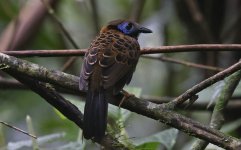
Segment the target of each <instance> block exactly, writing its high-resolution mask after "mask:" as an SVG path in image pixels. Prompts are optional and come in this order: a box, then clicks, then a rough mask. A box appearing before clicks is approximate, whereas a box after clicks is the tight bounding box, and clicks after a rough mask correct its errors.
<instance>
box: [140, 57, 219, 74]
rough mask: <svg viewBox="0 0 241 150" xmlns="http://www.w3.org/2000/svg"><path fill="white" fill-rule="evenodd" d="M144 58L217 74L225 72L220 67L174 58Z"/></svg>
mask: <svg viewBox="0 0 241 150" xmlns="http://www.w3.org/2000/svg"><path fill="white" fill-rule="evenodd" d="M143 57H144V58H149V59H155V60H160V61H165V62H171V63H175V64H181V65H185V66H188V67H193V68H200V69H206V70H211V71H217V72H219V71H222V70H223V68H218V67H214V66H208V65H203V64H197V63H192V62H188V61H184V60H180V59H174V58H171V57H165V56H161V57H152V56H143Z"/></svg>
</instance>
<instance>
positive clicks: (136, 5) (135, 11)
mask: <svg viewBox="0 0 241 150" xmlns="http://www.w3.org/2000/svg"><path fill="white" fill-rule="evenodd" d="M145 2H146V0H133V1H132V11H131V14H130V20H133V21H135V22H139V20H140V17H141V13H142V10H143V8H144V6H145Z"/></svg>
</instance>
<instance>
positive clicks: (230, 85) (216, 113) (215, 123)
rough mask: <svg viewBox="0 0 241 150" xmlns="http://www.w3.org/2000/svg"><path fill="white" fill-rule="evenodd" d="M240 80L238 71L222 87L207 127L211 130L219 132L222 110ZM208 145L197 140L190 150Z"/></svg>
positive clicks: (240, 75) (222, 121)
mask: <svg viewBox="0 0 241 150" xmlns="http://www.w3.org/2000/svg"><path fill="white" fill-rule="evenodd" d="M240 78H241V71H238V72H236V73H234V74H233V75H231V76H230V77H229V78H228V79H227V82H225V83H226V84H225V86H224V87H223V89H222V91H221V94H220V96H219V97H218V100H217V102H216V105H215V107H214V110H213V114H212V117H211V121H210V123H209V126H210V127H211V128H213V129H217V130H219V129H220V128H221V127H222V125H223V123H224V113H225V112H224V109H225V107H226V105H227V104H228V101H229V100H230V98H231V96H232V95H233V92H234V90H235V89H236V87H237V85H238V83H239V81H240ZM207 145H208V142H207V141H203V140H197V141H196V142H195V143H194V144H193V147H192V150H204V149H205V148H206V147H207Z"/></svg>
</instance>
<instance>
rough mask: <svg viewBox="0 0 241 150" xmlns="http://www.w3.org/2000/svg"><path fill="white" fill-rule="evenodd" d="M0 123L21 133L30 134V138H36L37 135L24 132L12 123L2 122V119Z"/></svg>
mask: <svg viewBox="0 0 241 150" xmlns="http://www.w3.org/2000/svg"><path fill="white" fill-rule="evenodd" d="M0 123H1V124H4V125H5V126H7V127H9V128H12V129H14V130H16V131H19V132H21V133H23V134H26V135H27V136H30V137H32V138H35V139H37V137H36V136H35V135H32V134H30V133H28V132H26V131H24V130H22V129H19V128H17V127H14V126H12V125H10V124H8V123H6V122H4V121H0Z"/></svg>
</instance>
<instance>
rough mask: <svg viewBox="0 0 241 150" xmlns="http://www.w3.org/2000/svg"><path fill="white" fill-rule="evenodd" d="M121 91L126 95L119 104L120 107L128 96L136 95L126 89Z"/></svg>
mask: <svg viewBox="0 0 241 150" xmlns="http://www.w3.org/2000/svg"><path fill="white" fill-rule="evenodd" d="M121 93H122V94H123V95H124V96H123V98H122V99H121V101H120V104H119V105H118V106H119V108H120V107H121V105H122V103H123V102H124V100H126V99H128V98H130V97H133V96H135V95H134V94H131V93H128V92H126V91H125V90H121Z"/></svg>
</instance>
